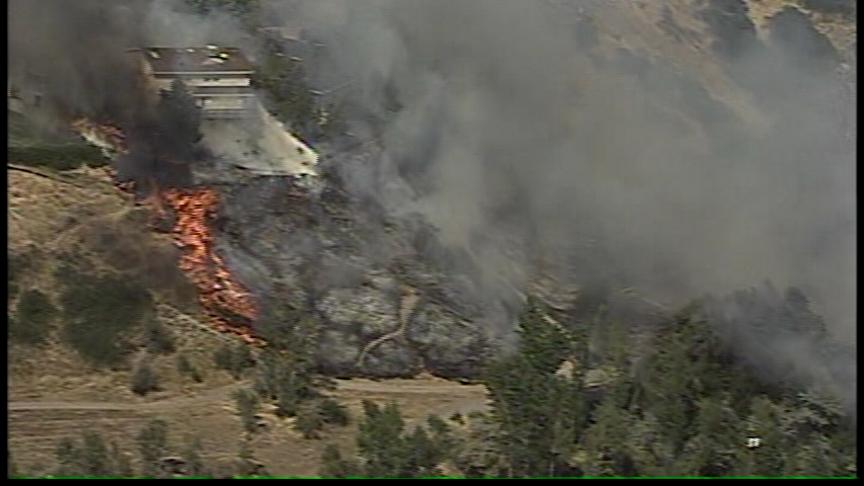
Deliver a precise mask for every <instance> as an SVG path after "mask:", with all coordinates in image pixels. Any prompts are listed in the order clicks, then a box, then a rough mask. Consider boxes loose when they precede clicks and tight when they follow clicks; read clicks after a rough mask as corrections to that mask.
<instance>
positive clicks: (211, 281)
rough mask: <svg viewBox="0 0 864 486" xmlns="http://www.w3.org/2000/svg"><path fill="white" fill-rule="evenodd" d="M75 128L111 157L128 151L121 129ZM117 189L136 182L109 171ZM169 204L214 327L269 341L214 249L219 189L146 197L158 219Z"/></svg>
mask: <svg viewBox="0 0 864 486" xmlns="http://www.w3.org/2000/svg"><path fill="white" fill-rule="evenodd" d="M72 128H74V129H75V130H76V131H78V132H79V133H80V134H81V136H83V137H84V138H85V139H87V140H88V141H90V142H91V143H93V144H95V145H97V146H99V147H100V148H102V149H103V150H104V151H105V152H106V155H110V153H111V152H113V153H115V154H126V153H128V152H129V150H128V146H127V144H126V136H125V135H124V134H123V132H122V130H120V129H119V128H117V127H114V126H111V125H104V124H98V123H95V122H92V121H90V120H88V119H86V118H81V119H78V120H75V121H74V122H73V123H72ZM108 171H109V174H110V175H111V176H112V179H113V180H114V184H115V185H116V186H117V188H118V189H120V190H121V191H124V192H132V191H133V189H134V187H135V183H134V182H131V181H130V182H119V181H118V180H117V179H116V173H115V172H114V171H113V169H110V168H109V169H108ZM163 200H164V201H165V202H167V203H168V205H170V206H171V208H172V209H173V210H174V211H175V213H176V215H177V222H176V224H175V225H174V228H173V230H172V231H173V235H174V243H175V245H177V246H178V247H179V248H181V249H182V250H183V251H184V253H183V255H182V256H181V257H180V264H179V266H180V269H181V270H183V272H184V273H185V274H186V276H187V277H188V278H189V279H190V280H191V281H192V282H193V283H194V284H195V286H196V287H197V288H198V294H199V295H198V299H199V302H200V303H201V306H202V307H203V309H204V312H205V313H206V314H207V316H208V317H209V318H210V321H211V324H212V325H213V327H214V328H215V329H216V330H218V331H220V332H227V333H231V334H236V335H238V336H239V337H240V338H242V339H243V340H244V341H246V342H247V343H249V344H255V345H263V344H264V342H263V341H261V339H260V338H257V337H256V336H254V334H253V333H252V329H251V327H250V326H249V325H248V324H250V323H251V321H254V320H255V318H256V317H257V316H258V311H257V308H256V306H255V303H254V302H253V300H252V297H251V296H250V295H249V293H248V292H247V291H246V290H245V289H244V288H243V286H242V285H241V284H240V283H238V282H237V281H236V280H234V278H233V277H232V276H231V273H230V272H229V271H228V267H227V265H226V264H225V262H224V261H223V260H222V258H221V257H219V255H217V254H216V252H215V251H214V249H213V235H212V233H211V231H210V227H209V226H208V220H209V218H210V217H211V216H212V215H213V214H214V212H215V209H216V205H217V204H218V200H219V198H218V195H217V194H216V191H214V190H213V189H210V188H196V189H189V190H180V189H169V190H167V191H164V192H161V193H160V192H159V191H158V189H156V187H155V183H154V185H153V192H152V193H151V195H150V196H148V198H147V199H146V200H145V201H144V204H148V203H149V205H150V206H151V207H153V209H154V210H155V211H156V212H157V217H162V216H163V215H164V208H163V205H162V201H163ZM225 314H229V315H232V316H237V317H239V318H240V319H243V320H246V321H248V322H247V323H246V325H244V326H238V325H235V324H232V322H231V320H229V319H228V318H227V317H225Z"/></svg>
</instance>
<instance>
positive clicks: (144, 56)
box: [133, 45, 256, 119]
mask: <svg viewBox="0 0 864 486" xmlns="http://www.w3.org/2000/svg"><path fill="white" fill-rule="evenodd" d="M133 51H134V52H136V53H138V55H139V56H140V62H141V69H142V72H143V73H144V75H145V76H146V77H147V81H148V84H149V85H150V86H151V88H152V89H153V90H154V92H156V93H158V92H159V91H160V90H163V89H170V88H171V84H172V83H173V82H174V80H176V79H179V80H181V81H183V83H184V84H185V85H186V87H187V89H188V90H189V92H190V94H191V95H192V96H193V97H194V98H195V101H196V104H197V105H198V106H199V107H200V108H201V114H202V116H203V117H204V118H210V119H217V118H223V119H224V118H245V117H248V116H250V115H251V114H252V113H251V112H252V108H253V107H254V105H255V103H256V99H255V93H254V91H253V90H252V86H251V80H252V73H253V72H254V69H253V67H252V64H251V63H250V62H249V60H248V59H246V57H245V56H244V55H243V52H242V51H241V50H240V49H237V48H231V47H218V46H215V45H208V46H206V47H183V48H178V47H147V48H142V49H134V50H133Z"/></svg>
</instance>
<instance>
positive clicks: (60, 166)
mask: <svg viewBox="0 0 864 486" xmlns="http://www.w3.org/2000/svg"><path fill="white" fill-rule="evenodd" d="M6 155H7V157H8V160H9V161H10V162H12V163H15V164H20V165H26V166H29V167H47V168H50V169H55V170H72V169H77V168H78V167H81V166H82V165H88V166H90V167H102V166H105V165H107V164H108V161H107V160H106V159H105V156H104V155H102V152H101V151H100V150H99V149H98V148H96V147H94V146H92V145H88V144H85V143H81V144H77V143H69V144H45V145H31V146H10V147H8V148H7V152H6Z"/></svg>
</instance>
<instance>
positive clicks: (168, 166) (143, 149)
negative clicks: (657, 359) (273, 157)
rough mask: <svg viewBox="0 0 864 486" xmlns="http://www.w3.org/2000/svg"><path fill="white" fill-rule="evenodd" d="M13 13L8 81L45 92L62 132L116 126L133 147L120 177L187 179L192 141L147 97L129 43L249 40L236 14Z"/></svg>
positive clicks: (168, 3)
mask: <svg viewBox="0 0 864 486" xmlns="http://www.w3.org/2000/svg"><path fill="white" fill-rule="evenodd" d="M9 18H10V22H9V52H10V60H9V79H10V83H12V84H13V85H16V86H19V87H22V88H24V89H27V90H32V91H35V92H38V93H41V94H42V96H43V98H44V108H43V111H49V112H51V113H53V115H54V116H53V117H51V121H52V122H53V124H55V125H56V124H59V125H60V127H61V128H68V124H69V123H70V122H71V121H72V120H73V119H75V118H77V117H81V116H85V117H88V118H90V119H93V120H95V121H98V122H103V123H104V122H109V123H112V124H115V125H119V126H120V127H121V128H122V129H123V130H124V132H125V133H126V135H127V138H128V143H129V148H130V155H129V156H126V157H123V158H121V160H119V161H118V163H117V166H118V172H119V175H120V177H121V178H124V179H132V180H136V181H138V182H151V181H157V182H158V183H159V184H160V185H174V184H183V183H186V182H187V181H188V179H189V177H190V176H189V170H188V162H189V161H190V160H189V159H190V155H189V154H190V153H191V152H192V146H191V143H190V142H189V141H188V140H184V139H183V138H182V137H181V132H180V131H178V130H174V129H173V128H174V127H173V126H172V120H171V119H170V118H176V117H172V116H171V113H170V111H169V110H162V111H160V110H159V109H158V108H157V106H156V103H155V101H156V100H155V98H154V97H153V96H151V95H150V94H149V93H147V91H146V88H145V86H143V83H142V78H141V76H140V71H139V69H140V67H139V65H138V62H137V59H136V57H135V56H134V55H133V54H132V53H131V52H130V49H134V48H139V47H142V46H154V45H155V46H166V45H167V46H196V45H206V44H210V43H214V44H222V45H225V44H231V45H250V42H251V40H250V39H251V37H250V36H249V35H248V34H244V33H243V30H242V29H241V28H240V26H239V25H238V23H237V20H236V19H232V18H230V17H229V16H227V15H226V14H219V13H214V14H213V15H211V16H208V17H207V18H206V19H205V18H204V17H201V16H199V15H195V14H194V12H193V11H191V10H190V9H189V8H188V6H187V5H185V4H184V2H182V1H180V0H127V1H123V2H108V1H104V0H80V1H78V0H76V1H74V2H68V1H61V0H39V1H36V2H33V1H27V0H14V1H12V2H10V3H9ZM166 118H168V119H166ZM179 159H184V160H182V161H181V162H182V163H173V162H169V160H172V161H175V162H176V161H178V160H179Z"/></svg>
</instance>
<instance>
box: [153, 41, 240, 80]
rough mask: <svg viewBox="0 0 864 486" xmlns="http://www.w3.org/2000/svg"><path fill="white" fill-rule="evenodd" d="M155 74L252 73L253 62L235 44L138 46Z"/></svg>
mask: <svg viewBox="0 0 864 486" xmlns="http://www.w3.org/2000/svg"><path fill="white" fill-rule="evenodd" d="M136 50H137V51H139V52H141V53H142V54H143V55H144V59H146V60H147V62H148V63H150V67H151V68H152V69H153V74H177V73H215V72H220V73H223V72H237V73H238V74H241V73H242V74H251V73H252V70H253V67H252V64H251V63H250V62H249V60H248V59H246V56H245V55H243V52H242V51H241V50H240V49H237V48H236V47H218V46H207V47H145V48H142V49H136Z"/></svg>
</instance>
